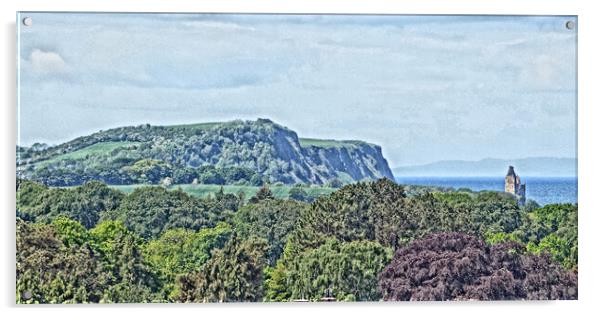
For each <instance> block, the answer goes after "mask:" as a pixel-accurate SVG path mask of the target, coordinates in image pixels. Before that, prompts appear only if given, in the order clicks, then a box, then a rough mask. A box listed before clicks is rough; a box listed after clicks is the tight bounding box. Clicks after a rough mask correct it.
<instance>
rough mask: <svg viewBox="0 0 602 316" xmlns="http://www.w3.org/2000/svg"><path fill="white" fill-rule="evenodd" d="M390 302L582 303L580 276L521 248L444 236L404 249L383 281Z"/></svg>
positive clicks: (383, 277)
mask: <svg viewBox="0 0 602 316" xmlns="http://www.w3.org/2000/svg"><path fill="white" fill-rule="evenodd" d="M379 283H380V288H381V290H382V293H383V296H384V299H385V300H473V299H476V300H516V299H530V300H533V299H538V300H541V299H577V275H576V274H575V273H573V272H569V271H565V270H564V269H563V268H562V267H561V266H559V265H557V264H555V263H553V262H551V261H550V259H549V258H548V257H547V256H536V255H532V254H527V253H526V251H525V249H524V247H523V246H522V245H520V244H517V243H503V244H497V245H493V246H488V245H486V244H485V243H484V242H483V241H482V240H479V239H477V238H475V237H473V236H470V235H466V234H462V233H439V234H433V235H430V236H428V237H426V238H424V239H420V240H416V241H414V242H412V243H410V244H409V245H408V246H407V247H404V248H401V249H399V250H398V251H397V252H396V253H395V256H394V257H393V260H392V261H391V263H390V264H389V265H388V266H387V267H386V268H385V269H384V270H383V272H382V273H381V276H380V281H379Z"/></svg>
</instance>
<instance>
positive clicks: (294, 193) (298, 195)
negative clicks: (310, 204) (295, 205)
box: [288, 186, 308, 202]
mask: <svg viewBox="0 0 602 316" xmlns="http://www.w3.org/2000/svg"><path fill="white" fill-rule="evenodd" d="M288 198H289V199H291V200H296V201H301V202H306V201H307V200H308V196H307V192H305V190H303V188H302V187H300V186H294V187H292V188H291V189H290V190H289V191H288Z"/></svg>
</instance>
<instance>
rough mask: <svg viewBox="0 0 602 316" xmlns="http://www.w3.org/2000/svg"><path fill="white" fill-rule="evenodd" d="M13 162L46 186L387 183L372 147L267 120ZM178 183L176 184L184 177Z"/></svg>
mask: <svg viewBox="0 0 602 316" xmlns="http://www.w3.org/2000/svg"><path fill="white" fill-rule="evenodd" d="M17 163H18V170H17V172H18V173H19V176H20V177H24V178H29V179H33V180H37V181H40V182H44V183H47V184H51V185H73V184H80V183H82V182H84V181H86V180H92V179H97V180H102V181H104V182H107V183H111V184H124V183H137V182H151V183H153V182H157V181H158V179H160V178H163V177H166V176H170V177H175V178H177V179H180V178H182V177H180V174H181V173H182V172H184V171H187V172H189V171H190V170H193V171H194V170H200V169H202V170H205V171H206V170H207V168H208V166H210V167H211V168H217V170H226V171H224V172H225V173H228V172H229V173H230V174H231V173H233V172H234V173H241V172H243V171H244V172H247V173H248V172H251V173H254V174H256V175H258V176H259V177H260V178H261V179H263V180H264V181H269V182H271V183H276V182H282V183H285V184H294V183H305V184H326V183H328V182H330V181H333V180H334V179H338V180H341V181H342V182H343V183H349V182H354V181H359V180H366V179H377V178H382V177H387V178H391V179H393V174H392V173H391V170H390V168H389V165H388V163H387V161H386V159H385V158H384V157H383V155H382V151H381V148H380V146H377V145H374V144H369V143H366V142H363V141H335V140H319V139H303V138H301V139H300V138H299V137H298V136H297V134H296V133H295V132H294V131H292V130H290V129H288V128H286V127H284V126H281V125H278V124H276V123H274V122H272V121H270V120H267V119H258V120H256V121H241V120H237V121H231V122H223V123H202V124H190V125H175V126H151V125H148V124H147V125H140V126H130V127H120V128H115V129H111V130H107V131H100V132H98V133H94V134H92V135H89V136H84V137H79V138H77V139H74V140H72V141H70V142H67V143H64V144H60V145H58V146H53V147H45V146H37V147H36V148H33V147H31V148H21V147H20V148H18V158H17ZM212 170H213V169H212ZM232 170H234V171H232ZM241 170H242V171H241ZM193 171H190V172H193ZM205 171H204V172H205ZM244 172H243V173H244ZM184 178H185V179H184V180H182V181H180V180H178V182H187V181H189V180H190V178H191V177H184ZM227 179H234V180H236V179H238V178H237V177H236V176H232V177H230V178H227ZM240 179H246V178H244V177H243V176H241V177H240ZM240 179H239V180H240Z"/></svg>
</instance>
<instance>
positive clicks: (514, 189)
mask: <svg viewBox="0 0 602 316" xmlns="http://www.w3.org/2000/svg"><path fill="white" fill-rule="evenodd" d="M504 189H505V191H506V192H508V193H512V194H514V195H515V196H516V198H517V199H518V203H519V204H520V205H524V204H525V200H526V198H527V194H526V189H527V188H526V185H525V184H522V183H521V182H520V177H519V176H518V175H517V174H516V173H515V172H514V167H513V166H509V167H508V172H507V173H506V182H505V186H504Z"/></svg>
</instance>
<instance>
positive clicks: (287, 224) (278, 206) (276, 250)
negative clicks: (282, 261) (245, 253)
mask: <svg viewBox="0 0 602 316" xmlns="http://www.w3.org/2000/svg"><path fill="white" fill-rule="evenodd" d="M306 208H307V204H305V203H301V202H297V201H286V200H276V199H274V200H271V199H269V200H262V201H259V202H258V203H256V204H248V205H246V206H244V207H243V208H241V209H240V210H239V211H238V212H236V214H235V215H234V220H233V222H234V225H235V227H236V229H237V231H238V232H239V234H240V236H242V237H244V238H248V237H250V236H256V237H260V238H263V239H265V240H266V241H267V242H268V250H267V254H266V256H267V259H268V263H269V264H270V265H274V264H275V263H276V260H278V258H279V257H280V255H281V254H282V251H283V250H284V245H285V244H286V242H287V240H288V236H289V234H290V233H291V232H292V231H293V229H294V228H295V226H296V225H297V222H298V219H299V216H300V215H301V213H302V212H303V211H304V210H305V209H306Z"/></svg>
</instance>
